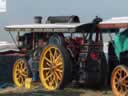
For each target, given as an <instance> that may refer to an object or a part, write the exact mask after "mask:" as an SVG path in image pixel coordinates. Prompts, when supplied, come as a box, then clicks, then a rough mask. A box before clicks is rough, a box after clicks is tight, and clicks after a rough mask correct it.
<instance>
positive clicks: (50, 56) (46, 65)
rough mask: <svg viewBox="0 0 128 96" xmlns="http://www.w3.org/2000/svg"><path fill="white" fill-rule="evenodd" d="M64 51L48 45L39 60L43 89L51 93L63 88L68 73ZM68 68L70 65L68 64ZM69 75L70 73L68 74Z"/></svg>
mask: <svg viewBox="0 0 128 96" xmlns="http://www.w3.org/2000/svg"><path fill="white" fill-rule="evenodd" d="M64 52H66V51H65V49H63V48H61V47H58V46H55V45H48V46H47V47H46V48H45V49H44V50H43V53H42V55H41V58H40V67H39V73H40V79H41V82H42V85H43V87H44V88H45V89H46V90H49V91H53V90H56V89H58V88H61V87H62V86H64V84H65V82H66V79H67V80H68V78H67V77H66V76H67V75H68V74H67V73H66V71H65V70H66V69H67V72H69V69H68V68H67V67H66V66H67V60H68V61H69V59H68V58H69V57H68V56H67V57H66V55H65V54H66V53H64ZM69 67H70V64H69ZM69 74H70V73H69ZM65 77H66V78H65Z"/></svg>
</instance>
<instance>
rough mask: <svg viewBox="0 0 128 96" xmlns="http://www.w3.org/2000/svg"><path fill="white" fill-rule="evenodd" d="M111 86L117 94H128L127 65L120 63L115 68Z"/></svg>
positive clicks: (123, 95) (126, 95)
mask: <svg viewBox="0 0 128 96" xmlns="http://www.w3.org/2000/svg"><path fill="white" fill-rule="evenodd" d="M111 86H112V91H113V93H114V95H115V96H128V69H127V67H126V66H124V65H119V66H117V67H116V68H115V69H114V70H113V72H112V77H111Z"/></svg>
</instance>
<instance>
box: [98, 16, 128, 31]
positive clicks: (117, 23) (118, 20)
mask: <svg viewBox="0 0 128 96" xmlns="http://www.w3.org/2000/svg"><path fill="white" fill-rule="evenodd" d="M98 27H99V28H101V29H108V28H128V17H114V18H111V19H108V20H105V21H103V22H101V23H100V24H99V25H98Z"/></svg>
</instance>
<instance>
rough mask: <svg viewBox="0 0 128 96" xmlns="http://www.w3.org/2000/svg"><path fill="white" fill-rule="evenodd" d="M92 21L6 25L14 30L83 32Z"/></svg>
mask: <svg viewBox="0 0 128 96" xmlns="http://www.w3.org/2000/svg"><path fill="white" fill-rule="evenodd" d="M91 27H92V24H91V23H87V24H83V23H63V24H62V23H56V24H24V25H10V26H6V27H5V30H6V31H12V32H21V31H22V32H82V31H83V30H84V31H85V30H86V29H87V30H86V31H88V29H90V28H91Z"/></svg>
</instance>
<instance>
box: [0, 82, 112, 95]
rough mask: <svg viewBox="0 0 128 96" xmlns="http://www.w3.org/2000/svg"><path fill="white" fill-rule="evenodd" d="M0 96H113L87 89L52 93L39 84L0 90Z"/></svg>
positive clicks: (67, 89)
mask: <svg viewBox="0 0 128 96" xmlns="http://www.w3.org/2000/svg"><path fill="white" fill-rule="evenodd" d="M0 96H113V95H112V91H111V90H110V89H108V90H103V89H100V90H92V89H87V88H81V87H79V88H71V87H70V88H65V89H64V90H57V91H53V92H48V91H44V90H43V88H42V87H41V85H40V84H38V85H36V86H32V88H31V89H25V88H17V87H7V88H4V89H0Z"/></svg>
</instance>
